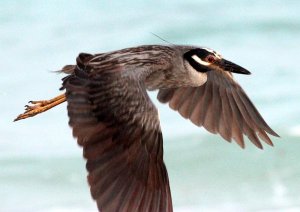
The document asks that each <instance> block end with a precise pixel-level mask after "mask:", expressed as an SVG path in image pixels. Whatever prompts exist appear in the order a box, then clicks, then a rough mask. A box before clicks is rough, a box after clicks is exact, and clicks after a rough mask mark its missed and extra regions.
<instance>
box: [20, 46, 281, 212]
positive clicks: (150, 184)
mask: <svg viewBox="0 0 300 212" xmlns="http://www.w3.org/2000/svg"><path fill="white" fill-rule="evenodd" d="M62 71H63V72H65V73H67V74H68V76H67V77H65V78H64V79H63V87H62V89H65V90H66V93H65V96H63V98H59V101H60V102H59V103H61V101H64V100H66V101H67V103H68V107H67V108H68V115H69V118H70V121H69V124H70V126H71V127H72V128H73V135H74V136H75V137H76V138H77V142H78V144H79V145H80V146H82V147H83V155H84V157H85V158H86V159H87V165H86V168H87V170H88V172H89V174H88V182H89V184H90V186H91V194H92V197H93V198H94V199H95V200H96V202H97V205H98V208H99V210H100V211H104V212H110V211H128V212H129V211H130V212H132V211H149V212H152V211H154V212H155V211H157V212H170V211H172V210H173V209H172V200H171V193H170V187H169V180H168V174H167V171H166V167H165V164H164V162H163V138H162V133H161V129H160V124H159V118H158V112H157V109H156V107H155V106H154V104H153V103H152V101H151V100H150V98H149V96H148V94H147V90H156V89H159V93H158V97H157V98H158V100H159V101H160V102H162V103H169V106H170V107H171V108H172V109H174V110H176V111H178V112H179V113H180V114H181V115H182V116H183V117H184V118H187V119H190V120H191V121H192V122H193V123H194V124H196V125H197V126H203V127H204V128H205V129H207V130H208V131H209V132H211V133H218V134H220V135H221V136H222V137H223V138H224V139H225V140H227V141H231V140H232V139H234V140H235V141H236V142H237V143H238V144H239V145H240V146H241V147H243V148H244V146H245V144H244V139H243V135H246V136H247V137H248V138H249V140H250V141H252V143H253V144H255V145H256V146H257V147H259V148H262V144H261V142H260V139H261V140H263V141H265V142H266V143H267V144H269V145H273V144H272V141H271V140H270V138H269V137H268V135H267V133H269V134H271V135H274V136H278V135H277V134H276V133H275V132H274V131H273V130H272V129H271V128H270V127H269V126H268V125H267V123H266V122H265V121H264V120H263V118H262V117H261V115H260V114H259V112H258V111H257V109H256V108H255V106H254V105H253V103H252V102H251V101H250V99H249V98H248V96H247V95H246V93H245V92H244V90H243V89H242V88H241V87H240V86H239V85H238V84H237V83H236V82H235V81H234V80H233V77H232V74H231V72H234V73H243V74H249V73H250V72H248V71H247V70H245V69H243V68H242V67H240V66H238V65H236V64H233V63H231V62H229V61H226V60H224V59H223V58H222V57H221V56H220V55H219V54H217V53H216V52H215V51H212V50H210V49H208V48H200V47H192V46H159V45H151V46H140V47H136V48H128V49H123V50H119V51H114V52H110V53H102V54H95V55H91V54H85V53H82V54H80V55H79V56H78V58H77V64H76V65H68V66H65V67H64V68H63V69H62ZM56 101H57V99H56V100H53V101H50V102H51V104H55V102H56ZM53 102H54V103H53ZM34 103H37V104H38V105H37V106H29V107H28V109H27V112H26V113H25V114H22V115H21V116H19V117H18V118H17V120H19V119H22V118H27V117H30V116H33V115H36V114H37V113H39V112H43V111H45V110H47V109H49V107H48V108H47V109H45V110H43V109H41V108H42V107H43V106H44V105H43V104H42V103H41V102H34ZM41 105H42V107H39V106H41ZM52 107H53V106H52Z"/></svg>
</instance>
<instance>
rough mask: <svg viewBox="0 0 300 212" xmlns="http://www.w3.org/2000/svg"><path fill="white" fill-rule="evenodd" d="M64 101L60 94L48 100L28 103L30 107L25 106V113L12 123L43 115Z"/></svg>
mask: <svg viewBox="0 0 300 212" xmlns="http://www.w3.org/2000/svg"><path fill="white" fill-rule="evenodd" d="M64 101H66V96H65V94H61V95H59V96H57V97H55V98H53V99H50V100H40V101H29V102H28V103H29V104H30V105H25V112H24V113H22V114H20V115H19V116H18V117H17V118H16V119H15V120H14V121H19V120H21V119H26V118H29V117H32V116H35V115H37V114H40V113H43V112H45V111H47V110H49V109H51V108H53V107H55V106H57V105H59V104H61V103H63V102H64Z"/></svg>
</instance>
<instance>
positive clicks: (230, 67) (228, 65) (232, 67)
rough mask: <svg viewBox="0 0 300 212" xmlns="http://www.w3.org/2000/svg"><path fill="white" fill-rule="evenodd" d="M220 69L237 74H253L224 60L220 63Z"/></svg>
mask: <svg viewBox="0 0 300 212" xmlns="http://www.w3.org/2000/svg"><path fill="white" fill-rule="evenodd" d="M220 68H222V69H223V70H224V71H229V72H232V73H237V74H251V72H250V71H248V70H246V69H244V68H243V67H241V66H239V65H237V64H235V63H232V62H230V61H228V60H224V59H222V60H221V62H220Z"/></svg>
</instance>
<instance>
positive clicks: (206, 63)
mask: <svg viewBox="0 0 300 212" xmlns="http://www.w3.org/2000/svg"><path fill="white" fill-rule="evenodd" d="M192 58H193V59H194V60H195V61H196V62H197V63H199V64H201V65H204V66H209V65H210V63H208V62H206V61H203V60H201V59H200V58H199V57H198V56H197V55H193V56H192Z"/></svg>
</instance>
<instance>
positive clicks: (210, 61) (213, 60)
mask: <svg viewBox="0 0 300 212" xmlns="http://www.w3.org/2000/svg"><path fill="white" fill-rule="evenodd" d="M206 60H207V62H209V63H214V62H215V61H216V58H215V57H214V56H212V55H208V56H207V58H206Z"/></svg>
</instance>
